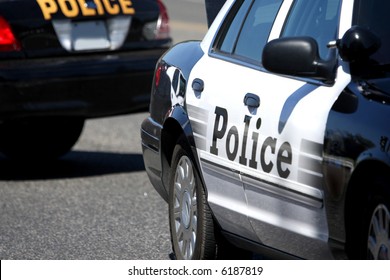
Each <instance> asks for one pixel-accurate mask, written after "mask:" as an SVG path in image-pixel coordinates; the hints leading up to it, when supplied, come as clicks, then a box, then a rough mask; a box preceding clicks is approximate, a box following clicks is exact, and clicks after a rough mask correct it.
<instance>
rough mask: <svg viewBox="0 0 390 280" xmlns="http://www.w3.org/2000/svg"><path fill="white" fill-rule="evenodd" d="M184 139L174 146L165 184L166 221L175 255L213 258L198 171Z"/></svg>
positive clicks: (213, 245) (210, 229) (209, 219)
mask: <svg viewBox="0 0 390 280" xmlns="http://www.w3.org/2000/svg"><path fill="white" fill-rule="evenodd" d="M189 150H190V149H189V148H188V147H187V145H185V142H184V141H183V140H182V141H179V142H178V144H177V145H176V146H175V148H174V152H173V158H172V164H171V174H170V180H169V182H170V184H169V203H168V204H169V225H170V232H171V242H172V249H173V253H174V255H175V257H176V259H181V260H182V259H184V260H195V259H198V260H199V259H215V257H216V242H215V237H214V223H213V218H212V215H211V210H210V209H209V206H208V204H207V201H206V195H205V190H204V186H203V184H202V181H201V180H200V176H199V172H198V170H197V168H196V166H195V164H194V160H193V157H192V155H191V153H190V152H189Z"/></svg>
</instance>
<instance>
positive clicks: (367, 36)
mask: <svg viewBox="0 0 390 280" xmlns="http://www.w3.org/2000/svg"><path fill="white" fill-rule="evenodd" d="M380 46H381V40H380V38H379V37H377V36H376V35H375V34H374V33H372V32H371V31H370V30H368V29H366V28H363V27H361V26H353V27H351V28H350V29H349V30H348V31H347V32H345V34H344V35H343V37H342V38H341V39H340V40H337V48H338V49H339V53H340V57H341V59H342V60H344V61H346V62H359V61H367V60H368V58H369V57H370V56H371V55H372V54H374V53H375V52H376V51H377V50H378V49H379V48H380Z"/></svg>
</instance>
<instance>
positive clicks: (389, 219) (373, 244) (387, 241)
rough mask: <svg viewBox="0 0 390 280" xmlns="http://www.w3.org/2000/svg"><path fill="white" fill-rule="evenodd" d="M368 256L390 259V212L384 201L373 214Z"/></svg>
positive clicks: (370, 225)
mask: <svg viewBox="0 0 390 280" xmlns="http://www.w3.org/2000/svg"><path fill="white" fill-rule="evenodd" d="M367 258H368V259H373V260H389V259H390V212H389V208H388V207H387V206H386V205H385V204H384V203H378V204H377V206H376V207H375V208H374V210H373V211H372V214H371V219H370V223H369V229H368V238H367Z"/></svg>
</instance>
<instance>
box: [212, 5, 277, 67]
mask: <svg viewBox="0 0 390 280" xmlns="http://www.w3.org/2000/svg"><path fill="white" fill-rule="evenodd" d="M282 2H283V1H282V0H255V1H249V0H247V1H243V2H242V5H241V6H240V8H239V9H238V10H236V11H233V12H234V13H235V15H234V16H231V17H230V18H229V16H228V17H227V20H228V21H229V20H230V25H228V26H226V27H225V32H224V33H223V34H222V35H221V37H220V38H219V40H218V43H217V45H216V47H215V50H216V51H217V52H219V53H224V54H229V55H232V56H236V57H239V58H241V59H244V60H247V61H249V62H251V63H254V64H261V55H262V52H263V48H264V46H265V44H266V43H267V40H268V37H269V34H270V32H271V28H272V24H273V22H274V20H275V17H276V15H277V13H278V11H279V8H280V6H281V4H282Z"/></svg>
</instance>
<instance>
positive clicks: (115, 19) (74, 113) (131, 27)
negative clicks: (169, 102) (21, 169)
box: [0, 0, 172, 160]
mask: <svg viewBox="0 0 390 280" xmlns="http://www.w3.org/2000/svg"><path fill="white" fill-rule="evenodd" d="M171 41H172V40H171V38H170V33H169V18H168V14H167V10H166V7H165V6H164V4H163V3H162V1H161V0H0V151H1V152H3V153H4V154H5V155H7V156H8V157H10V158H13V159H15V158H16V159H34V160H39V159H52V158H57V157H58V156H60V155H62V154H64V153H66V152H67V151H68V150H69V149H71V147H72V146H73V145H74V144H75V142H76V141H77V139H78V138H79V135H80V133H81V132H82V129H83V125H84V121H85V119H88V118H96V117H106V116H112V115H119V114H125V113H131V112H134V111H138V110H141V109H142V110H145V111H146V110H147V108H148V106H149V102H150V90H151V85H152V80H153V73H154V69H155V65H156V63H157V61H158V59H159V58H160V57H161V55H162V54H163V53H164V52H166V50H167V49H168V48H169V47H170V46H171Z"/></svg>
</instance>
